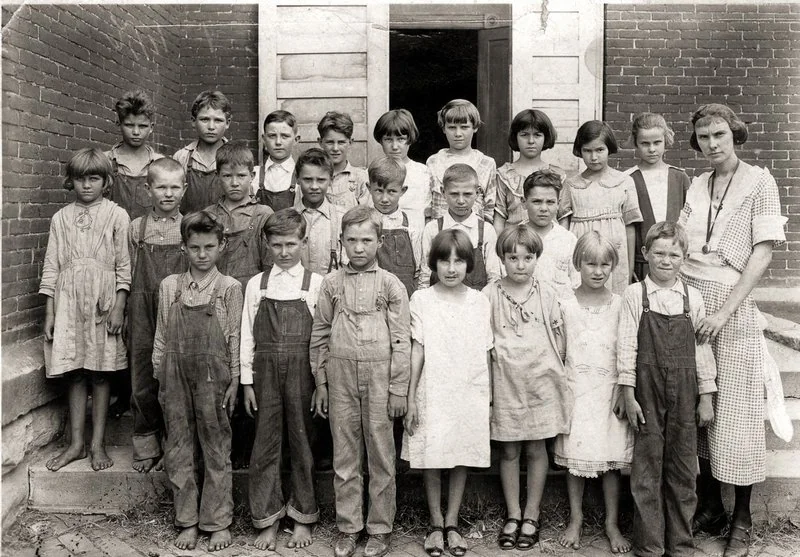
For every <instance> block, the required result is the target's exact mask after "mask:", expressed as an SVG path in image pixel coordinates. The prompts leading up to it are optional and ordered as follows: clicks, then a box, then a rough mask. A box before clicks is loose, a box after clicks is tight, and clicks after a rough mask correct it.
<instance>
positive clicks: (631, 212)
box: [559, 120, 642, 295]
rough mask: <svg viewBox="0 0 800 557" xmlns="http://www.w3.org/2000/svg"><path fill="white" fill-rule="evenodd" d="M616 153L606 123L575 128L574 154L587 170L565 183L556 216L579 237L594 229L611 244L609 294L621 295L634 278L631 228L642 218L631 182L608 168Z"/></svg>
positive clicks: (615, 142) (598, 122) (616, 171)
mask: <svg viewBox="0 0 800 557" xmlns="http://www.w3.org/2000/svg"><path fill="white" fill-rule="evenodd" d="M616 152H617V140H616V139H615V138H614V132H613V131H612V130H611V128H610V127H609V125H608V124H606V123H605V122H601V121H599V120H590V121H589V122H585V123H584V124H583V125H582V126H581V127H580V128H578V133H577V134H576V135H575V142H574V143H573V145H572V154H573V155H575V156H576V157H580V158H582V159H583V162H584V163H585V164H586V170H584V171H583V172H581V173H580V174H576V175H575V176H572V177H571V178H567V180H566V182H565V186H564V191H563V192H561V197H560V199H559V205H560V207H559V214H560V215H565V218H566V219H567V221H568V222H569V229H570V231H571V232H572V233H573V234H575V236H576V237H577V238H580V237H581V236H583V235H584V234H585V233H586V232H589V231H590V230H596V231H597V232H599V233H600V234H602V235H603V236H604V237H606V238H607V239H608V240H609V241H610V242H611V243H612V244H613V245H614V248H615V249H616V250H617V253H618V254H619V266H618V267H617V268H616V269H615V271H614V273H613V274H612V276H611V291H612V292H613V293H614V294H619V295H621V294H622V292H623V291H624V290H625V287H626V286H628V283H629V282H630V279H631V277H632V275H633V255H634V254H633V252H634V246H635V243H636V230H635V227H634V225H635V223H637V222H641V220H642V214H641V212H640V211H639V202H638V200H637V197H636V187H635V186H634V184H633V180H632V179H631V177H630V176H628V175H626V174H625V173H623V172H620V171H619V170H615V169H613V168H611V167H609V166H608V156H609V155H613V154H614V153H616Z"/></svg>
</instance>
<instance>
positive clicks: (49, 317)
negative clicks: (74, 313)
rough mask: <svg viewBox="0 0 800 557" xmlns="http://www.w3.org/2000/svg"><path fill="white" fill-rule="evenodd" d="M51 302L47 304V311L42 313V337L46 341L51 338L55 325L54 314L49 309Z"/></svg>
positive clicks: (49, 340)
mask: <svg viewBox="0 0 800 557" xmlns="http://www.w3.org/2000/svg"><path fill="white" fill-rule="evenodd" d="M51 306H52V304H48V305H47V312H45V315H44V339H45V340H46V341H47V342H52V340H53V329H55V327H56V314H55V312H54V311H52V309H51Z"/></svg>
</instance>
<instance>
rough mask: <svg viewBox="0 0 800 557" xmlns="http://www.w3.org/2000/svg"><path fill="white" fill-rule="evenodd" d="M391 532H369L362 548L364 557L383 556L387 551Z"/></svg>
mask: <svg viewBox="0 0 800 557" xmlns="http://www.w3.org/2000/svg"><path fill="white" fill-rule="evenodd" d="M390 538H391V534H371V535H370V537H369V539H368V540H367V546H366V547H365V548H364V557H383V556H384V555H386V554H387V553H389V540H390Z"/></svg>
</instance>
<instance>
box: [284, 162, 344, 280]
mask: <svg viewBox="0 0 800 557" xmlns="http://www.w3.org/2000/svg"><path fill="white" fill-rule="evenodd" d="M295 169H296V172H297V182H298V184H300V199H299V200H298V201H297V202H296V203H295V205H294V209H295V210H296V211H297V212H298V213H300V214H301V215H303V217H304V218H305V219H306V223H307V225H308V231H307V233H306V239H307V241H306V245H305V248H304V249H303V255H302V261H303V267H305V268H306V269H308V270H309V271H313V272H315V273H317V274H320V275H323V276H325V275H327V274H328V273H330V272H331V271H335V270H336V269H338V268H339V265H340V261H339V259H340V247H339V237H338V236H339V222H340V219H341V216H340V213H339V209H338V208H337V207H336V206H335V205H334V204H333V203H331V202H330V201H329V200H328V197H327V193H328V190H329V189H330V187H331V182H332V181H333V162H332V161H331V159H330V157H328V155H327V153H325V151H323V150H322V149H318V148H316V147H312V148H311V149H308V150H306V151H305V152H304V153H303V154H302V155H300V156H299V157H297V162H296V163H295Z"/></svg>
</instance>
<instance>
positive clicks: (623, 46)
mask: <svg viewBox="0 0 800 557" xmlns="http://www.w3.org/2000/svg"><path fill="white" fill-rule="evenodd" d="M792 44H800V4H788V3H787V4H764V5H756V4H750V5H745V4H729V5H724V4H716V5H691V4H687V5H653V4H650V5H634V4H630V5H621V4H609V5H607V6H606V17H605V92H604V102H605V114H604V118H605V119H606V120H607V121H608V122H609V123H610V124H611V125H612V127H613V128H614V130H615V132H616V133H617V138H618V139H622V138H624V137H627V135H628V133H629V130H630V127H629V126H630V119H631V116H632V114H634V113H636V112H640V111H651V112H658V113H661V114H663V115H664V116H665V118H666V119H667V121H668V122H670V123H671V125H672V127H673V129H674V130H675V132H676V144H675V145H674V146H673V147H672V148H671V149H670V150H669V151H668V152H667V156H666V159H667V160H668V162H670V163H671V164H675V165H676V166H680V167H683V168H686V169H687V172H688V173H689V174H690V175H692V174H697V173H699V172H700V171H701V169H705V168H707V166H708V164H707V162H706V161H705V159H704V158H703V157H702V155H700V154H699V153H695V152H694V151H693V150H692V149H691V147H690V146H689V136H690V134H691V125H690V124H689V118H690V117H691V114H692V112H693V111H694V110H695V109H696V108H697V107H698V106H699V105H701V104H704V103H709V102H723V103H726V104H728V105H729V106H730V107H731V108H733V110H734V111H735V112H737V113H738V114H739V115H740V116H741V118H742V119H743V120H744V121H745V122H746V123H747V124H748V131H749V132H750V139H749V140H748V142H747V143H745V144H744V145H743V146H742V147H741V148H740V156H741V158H742V159H743V160H745V161H747V162H749V163H753V164H757V165H759V166H765V167H767V168H769V169H770V171H771V172H772V175H773V176H774V177H775V179H776V181H777V183H778V187H779V189H780V195H781V204H782V207H783V209H782V210H783V214H784V215H786V216H787V217H789V224H788V227H787V235H786V236H787V240H788V241H787V243H786V245H785V246H783V247H781V248H778V249H777V250H775V252H774V254H773V260H772V264H771V265H770V268H769V270H768V271H767V273H766V275H765V277H764V279H763V280H762V285H763V286H768V285H769V286H798V285H800V149H798V145H800V143H799V141H800V97H798V95H797V92H798V90H800V89H798V87H800V54H798V50H796V48H795V49H793V48H792ZM617 163H618V166H619V168H627V167H630V166H633V165H634V164H635V161H634V158H633V151H632V150H631V149H624V150H622V151H621V152H620V154H619V155H618V156H617Z"/></svg>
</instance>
